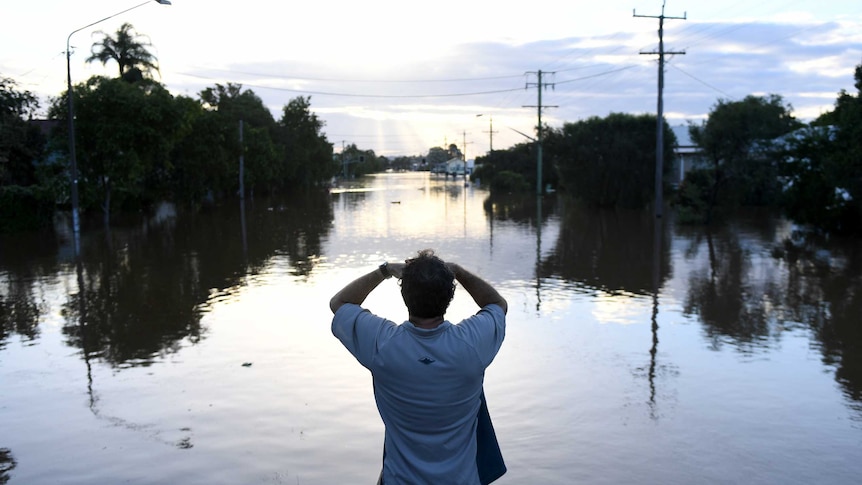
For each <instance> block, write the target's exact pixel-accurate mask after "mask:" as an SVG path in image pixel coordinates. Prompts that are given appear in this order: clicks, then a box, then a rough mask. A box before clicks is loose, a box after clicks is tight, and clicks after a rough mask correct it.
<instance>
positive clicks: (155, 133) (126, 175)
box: [52, 76, 183, 223]
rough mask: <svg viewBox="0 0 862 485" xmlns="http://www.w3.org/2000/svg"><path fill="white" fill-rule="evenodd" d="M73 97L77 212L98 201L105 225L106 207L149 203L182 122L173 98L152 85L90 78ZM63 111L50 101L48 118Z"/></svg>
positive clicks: (59, 104) (164, 179)
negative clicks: (79, 198)
mask: <svg viewBox="0 0 862 485" xmlns="http://www.w3.org/2000/svg"><path fill="white" fill-rule="evenodd" d="M73 92H74V96H76V101H75V105H76V106H77V109H76V123H75V124H76V132H77V139H78V143H79V145H78V155H79V167H80V169H81V178H80V181H81V196H82V202H81V206H82V207H87V206H88V205H89V206H91V205H93V204H94V203H95V202H96V200H101V207H102V210H103V212H104V216H105V222H106V223H107V222H108V220H109V219H110V215H111V208H112V206H115V205H118V204H123V203H130V204H134V205H135V206H137V205H139V204H140V203H141V201H142V200H145V199H147V198H152V195H153V194H151V193H150V191H152V190H154V185H158V184H167V179H168V178H169V177H170V171H171V170H172V166H171V165H170V163H169V161H170V157H169V154H170V151H171V150H172V148H173V146H174V144H175V143H176V140H177V137H178V136H179V134H180V133H182V132H181V131H180V129H179V128H180V125H181V123H182V120H183V117H182V115H181V113H180V111H179V109H178V105H177V103H175V102H174V100H173V96H171V94H170V93H169V92H168V91H167V90H166V89H165V88H164V87H163V86H162V85H161V84H159V83H157V82H155V81H149V80H145V81H143V82H140V83H135V84H130V83H127V82H125V81H123V80H121V79H117V78H114V79H109V78H106V77H102V76H94V77H92V78H90V79H88V80H87V82H86V83H85V84H82V85H78V86H77V87H75V89H73ZM67 95H68V93H67ZM64 105H65V103H64V102H63V100H62V99H58V100H56V101H55V104H54V107H53V108H52V110H53V111H52V113H53V114H54V115H57V114H58V113H62V112H63V109H64Z"/></svg>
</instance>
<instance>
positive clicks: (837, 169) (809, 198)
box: [782, 64, 862, 234]
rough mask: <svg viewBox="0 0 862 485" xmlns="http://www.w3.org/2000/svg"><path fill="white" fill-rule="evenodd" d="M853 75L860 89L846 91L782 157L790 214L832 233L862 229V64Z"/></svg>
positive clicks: (786, 209) (786, 206)
mask: <svg viewBox="0 0 862 485" xmlns="http://www.w3.org/2000/svg"><path fill="white" fill-rule="evenodd" d="M854 76H855V87H856V90H857V92H856V93H855V94H850V93H848V92H846V91H845V90H842V91H841V92H840V93H839V95H838V99H837V100H836V102H835V109H833V110H832V111H830V112H828V113H826V114H824V115H822V116H821V117H820V118H818V119H817V120H815V121H814V122H813V123H812V126H810V127H809V128H807V129H806V130H804V131H802V132H801V133H800V134H799V136H796V137H792V138H790V139H789V140H788V144H789V147H788V150H787V151H786V153H785V154H784V158H783V164H782V169H783V173H782V175H783V176H784V177H785V180H786V182H787V189H786V191H785V193H784V196H785V198H784V208H785V211H786V212H787V215H788V216H789V217H791V218H792V219H793V220H795V221H797V222H801V223H806V224H810V225H812V226H814V227H816V228H819V229H821V230H824V231H827V232H835V233H856V234H858V233H862V64H859V65H857V66H856V70H855V73H854Z"/></svg>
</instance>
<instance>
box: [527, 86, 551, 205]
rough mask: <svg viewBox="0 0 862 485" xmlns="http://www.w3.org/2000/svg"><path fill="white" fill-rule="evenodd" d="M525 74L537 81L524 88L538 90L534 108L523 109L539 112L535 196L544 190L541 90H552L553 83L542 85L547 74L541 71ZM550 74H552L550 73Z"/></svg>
mask: <svg viewBox="0 0 862 485" xmlns="http://www.w3.org/2000/svg"><path fill="white" fill-rule="evenodd" d="M527 74H535V75H536V78H537V81H538V82H535V83H527V86H526V87H528V88H529V87H530V86H536V87H537V88H538V90H539V104H538V105H536V106H524V108H538V112H539V129H538V132H537V134H538V137H537V138H536V141H537V143H536V153H537V156H536V158H537V160H536V195H542V193H544V190H542V88H547V87H548V86H551V88H553V87H554V83H550V84H549V83H543V82H542V74H548V73H542V71H541V70H539V71H537V72H528V73H527ZM550 74H554V73H553V72H552V73H550ZM557 107H558V106H545V108H557Z"/></svg>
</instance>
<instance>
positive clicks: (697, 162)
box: [669, 125, 705, 187]
mask: <svg viewBox="0 0 862 485" xmlns="http://www.w3.org/2000/svg"><path fill="white" fill-rule="evenodd" d="M671 130H673V134H674V135H676V143H677V144H676V146H675V147H674V149H673V154H674V157H675V158H676V170H674V172H673V174H672V175H671V177H670V180H669V182H670V183H671V185H673V186H674V187H677V186H679V184H680V183H682V181H683V180H684V179H685V174H687V173H688V172H690V171H691V170H692V169H695V168H703V167H704V166H705V162H704V158H703V150H701V148H700V147H699V146H697V145H696V144H695V143H694V142H693V141H691V136H689V134H688V125H677V126H671Z"/></svg>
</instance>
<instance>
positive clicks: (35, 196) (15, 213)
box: [0, 185, 54, 232]
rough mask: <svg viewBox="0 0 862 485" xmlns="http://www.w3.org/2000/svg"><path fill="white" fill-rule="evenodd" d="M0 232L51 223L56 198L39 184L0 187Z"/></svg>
mask: <svg viewBox="0 0 862 485" xmlns="http://www.w3.org/2000/svg"><path fill="white" fill-rule="evenodd" d="M0 207H2V208H3V215H2V217H0V232H13V231H21V230H29V229H38V228H40V227H45V226H48V225H50V224H51V221H52V215H53V213H54V198H53V196H52V195H51V192H50V191H49V190H47V189H45V188H42V187H38V186H28V187H21V186H19V185H7V186H3V187H0Z"/></svg>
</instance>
